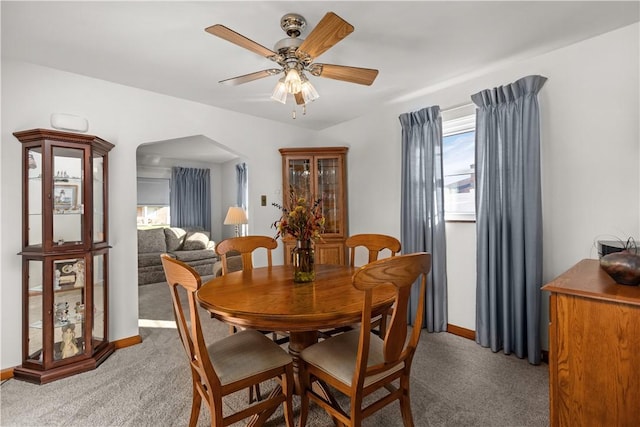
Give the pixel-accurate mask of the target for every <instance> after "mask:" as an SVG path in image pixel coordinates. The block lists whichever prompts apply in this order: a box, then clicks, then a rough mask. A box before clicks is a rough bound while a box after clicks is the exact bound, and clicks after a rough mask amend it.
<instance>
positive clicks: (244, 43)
mask: <svg viewBox="0 0 640 427" xmlns="http://www.w3.org/2000/svg"><path fill="white" fill-rule="evenodd" d="M204 30H205V31H206V32H207V33H209V34H213V35H214V36H218V37H220V38H221V39H225V40H226V41H229V42H231V43H233V44H237V45H238V46H240V47H243V48H245V49H248V50H250V51H251V52H254V53H257V54H258V55H260V56H264V57H265V58H269V57H271V56H275V55H277V54H276V53H275V52H274V51H272V50H271V49H267V48H266V47H264V46H262V45H261V44H259V43H256V42H254V41H253V40H251V39H248V38H246V37H245V36H243V35H242V34H239V33H236V32H235V31H233V30H231V29H229V28H227V27H225V26H224V25H220V24H216V25H212V26H211V27H207V28H205V29H204Z"/></svg>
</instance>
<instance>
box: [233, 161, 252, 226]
mask: <svg viewBox="0 0 640 427" xmlns="http://www.w3.org/2000/svg"><path fill="white" fill-rule="evenodd" d="M247 186H248V177H247V164H246V163H238V164H237V165H236V187H237V192H238V193H237V195H236V203H237V205H238V206H240V207H241V208H242V209H244V211H245V212H246V213H247V216H248V215H249V214H248V212H247V210H248V207H249V206H248V203H247V202H248V201H247ZM248 227H249V224H241V225H240V230H241V231H242V233H241V234H240V235H241V236H246V235H247V233H248Z"/></svg>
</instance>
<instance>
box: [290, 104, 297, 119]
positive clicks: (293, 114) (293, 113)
mask: <svg viewBox="0 0 640 427" xmlns="http://www.w3.org/2000/svg"><path fill="white" fill-rule="evenodd" d="M291 118H292V119H293V120H295V119H296V107H293V110H292V111H291Z"/></svg>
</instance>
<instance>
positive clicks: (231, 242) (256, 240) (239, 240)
mask: <svg viewBox="0 0 640 427" xmlns="http://www.w3.org/2000/svg"><path fill="white" fill-rule="evenodd" d="M277 247H278V242H277V241H276V240H275V239H274V238H273V237H269V236H244V237H231V238H229V239H225V240H223V241H222V242H220V243H218V245H217V246H216V253H217V254H218V255H219V256H220V261H222V274H227V273H228V271H229V268H228V267H227V254H228V253H229V252H230V251H233V252H238V253H240V255H241V256H242V269H243V270H252V269H253V259H252V255H253V251H255V250H256V249H259V248H264V249H266V250H267V265H268V266H269V267H271V251H272V250H274V249H275V248H277Z"/></svg>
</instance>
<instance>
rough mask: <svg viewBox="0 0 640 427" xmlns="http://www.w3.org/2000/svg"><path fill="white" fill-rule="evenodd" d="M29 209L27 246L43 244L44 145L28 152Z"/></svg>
mask: <svg viewBox="0 0 640 427" xmlns="http://www.w3.org/2000/svg"><path fill="white" fill-rule="evenodd" d="M25 170H26V171H28V172H27V174H28V176H27V188H26V193H27V194H25V197H27V198H28V199H27V203H28V210H27V217H26V221H27V223H26V224H25V225H26V227H27V236H26V237H27V241H26V246H42V147H32V148H30V149H28V153H27V167H26V168H25Z"/></svg>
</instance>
